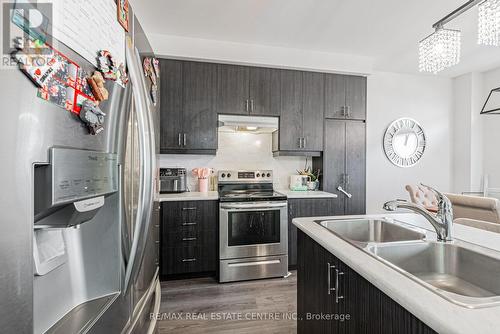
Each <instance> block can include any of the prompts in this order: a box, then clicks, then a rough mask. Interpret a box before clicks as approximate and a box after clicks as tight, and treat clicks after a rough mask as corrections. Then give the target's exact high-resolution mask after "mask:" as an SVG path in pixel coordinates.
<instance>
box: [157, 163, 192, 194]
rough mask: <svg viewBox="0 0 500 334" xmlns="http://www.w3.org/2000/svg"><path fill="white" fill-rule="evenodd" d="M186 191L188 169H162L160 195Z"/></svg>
mask: <svg viewBox="0 0 500 334" xmlns="http://www.w3.org/2000/svg"><path fill="white" fill-rule="evenodd" d="M186 191H187V182H186V168H160V194H168V193H183V192H186Z"/></svg>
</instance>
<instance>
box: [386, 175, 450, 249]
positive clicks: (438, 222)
mask: <svg viewBox="0 0 500 334" xmlns="http://www.w3.org/2000/svg"><path fill="white" fill-rule="evenodd" d="M422 186H424V187H427V188H429V189H430V190H431V191H432V192H433V193H434V194H435V195H436V197H437V200H438V211H437V213H436V215H433V214H432V213H430V212H429V211H428V210H427V209H426V208H425V207H424V206H423V205H420V204H415V203H411V202H408V201H404V200H395V201H389V202H387V203H385V204H384V210H387V211H396V210H397V209H408V210H411V211H414V212H416V213H419V214H421V215H422V216H424V218H425V219H427V221H428V222H429V223H431V225H432V226H433V227H434V229H435V230H436V234H437V240H438V241H443V242H446V241H452V240H453V239H452V229H453V207H452V204H451V201H450V200H449V199H448V197H446V196H445V195H444V194H443V193H441V192H439V191H437V190H436V189H434V188H432V187H429V186H426V185H424V184H422Z"/></svg>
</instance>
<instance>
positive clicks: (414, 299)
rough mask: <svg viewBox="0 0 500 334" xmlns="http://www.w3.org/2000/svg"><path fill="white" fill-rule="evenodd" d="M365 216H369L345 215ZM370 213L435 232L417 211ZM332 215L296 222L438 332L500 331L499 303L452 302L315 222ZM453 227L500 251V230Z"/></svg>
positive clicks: (470, 240)
mask: <svg viewBox="0 0 500 334" xmlns="http://www.w3.org/2000/svg"><path fill="white" fill-rule="evenodd" d="M362 217H366V216H350V217H342V218H347V219H349V218H362ZM371 217H380V218H382V217H391V218H394V219H397V220H399V221H402V222H404V223H407V224H410V225H414V226H417V227H420V228H424V229H426V230H427V231H428V233H431V234H433V233H434V231H433V229H432V226H431V225H430V224H429V223H428V222H427V221H426V220H425V219H424V218H423V217H421V216H419V215H416V214H411V213H409V214H404V213H403V214H381V215H372V216H371ZM330 218H332V217H315V218H296V219H294V220H293V224H295V225H296V226H297V228H299V229H300V230H302V231H303V232H304V233H306V234H307V235H309V236H310V237H311V238H312V239H314V240H315V241H316V242H318V243H319V244H320V245H321V246H323V247H324V248H325V249H326V250H328V251H329V252H331V253H332V254H333V255H335V256H336V257H337V258H339V259H340V260H341V261H342V262H344V263H345V264H346V265H348V266H349V267H351V268H352V269H353V270H355V271H356V272H358V273H359V274H360V275H361V276H363V277H364V278H365V279H367V280H368V281H369V282H370V283H372V284H373V285H375V286H376V287H377V288H378V289H380V290H381V291H383V292H384V293H385V294H387V295H388V296H389V297H391V298H392V299H393V300H394V301H396V302H397V303H399V304H400V305H401V306H403V307H404V308H405V309H407V310H408V311H409V312H411V313H412V314H414V315H415V316H416V317H417V318H419V319H420V320H421V321H423V322H424V323H425V324H427V325H428V326H430V327H431V328H432V329H434V330H435V331H436V332H438V333H498V328H500V306H494V307H488V308H476V309H470V308H466V307H462V306H459V305H456V304H453V303H451V302H449V301H448V300H446V299H444V298H443V297H441V296H439V295H437V294H435V293H434V292H432V291H430V290H428V289H427V288H425V287H424V286H422V285H420V284H418V283H417V282H415V281H413V280H412V279H410V278H408V277H407V276H405V275H403V274H401V273H399V272H398V271H396V270H395V269H392V268H391V267H389V266H387V265H385V264H384V263H382V262H380V261H379V260H377V259H375V258H374V257H373V256H371V255H369V254H367V253H365V252H364V251H362V250H361V249H358V248H356V247H355V246H353V245H351V244H350V243H348V242H346V241H344V240H343V239H341V238H339V237H337V236H336V235H335V234H333V233H329V232H327V231H326V230H325V229H324V228H323V227H321V226H320V225H318V224H317V223H315V222H314V220H318V219H320V220H322V219H330ZM453 227H454V231H453V237H454V239H459V240H462V241H465V242H468V243H472V244H475V245H479V246H482V247H486V248H490V249H493V250H495V251H500V234H497V233H493V232H488V231H483V230H480V229H475V228H472V227H469V226H464V225H459V224H454V226H453ZM428 235H429V234H428ZM475 247H477V246H475ZM477 275H481V273H477Z"/></svg>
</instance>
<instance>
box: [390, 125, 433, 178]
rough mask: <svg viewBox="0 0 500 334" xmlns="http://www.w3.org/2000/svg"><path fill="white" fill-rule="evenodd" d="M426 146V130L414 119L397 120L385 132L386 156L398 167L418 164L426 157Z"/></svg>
mask: <svg viewBox="0 0 500 334" xmlns="http://www.w3.org/2000/svg"><path fill="white" fill-rule="evenodd" d="M426 145H427V139H426V137H425V133H424V129H423V128H422V126H421V125H420V124H419V123H418V122H417V121H415V120H414V119H411V118H400V119H397V120H395V121H394V122H392V123H391V125H389V127H388V128H387V130H386V131H385V135H384V151H385V155H386V156H387V158H388V159H389V160H390V161H391V162H392V163H393V164H394V165H396V166H398V167H404V168H406V167H412V166H414V165H415V164H417V163H418V162H419V161H420V159H422V156H423V155H424V152H425V147H426Z"/></svg>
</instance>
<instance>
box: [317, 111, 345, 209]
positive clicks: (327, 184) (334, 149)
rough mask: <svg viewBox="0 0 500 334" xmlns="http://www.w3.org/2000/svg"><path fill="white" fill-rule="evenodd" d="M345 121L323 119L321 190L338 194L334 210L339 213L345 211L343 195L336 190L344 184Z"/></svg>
mask: <svg viewBox="0 0 500 334" xmlns="http://www.w3.org/2000/svg"><path fill="white" fill-rule="evenodd" d="M345 135H346V131H345V122H344V121H337V120H326V121H325V150H324V152H323V178H322V183H323V190H324V191H327V192H330V193H334V194H336V195H337V196H338V198H337V201H335V208H334V209H335V211H336V212H337V213H338V214H339V215H343V214H344V212H345V195H344V194H342V193H341V192H340V191H338V190H337V187H338V186H342V187H343V186H344V178H345V176H344V175H345V164H346V162H345V161H346V137H345Z"/></svg>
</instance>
